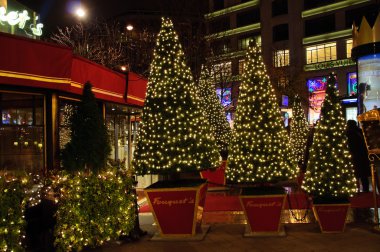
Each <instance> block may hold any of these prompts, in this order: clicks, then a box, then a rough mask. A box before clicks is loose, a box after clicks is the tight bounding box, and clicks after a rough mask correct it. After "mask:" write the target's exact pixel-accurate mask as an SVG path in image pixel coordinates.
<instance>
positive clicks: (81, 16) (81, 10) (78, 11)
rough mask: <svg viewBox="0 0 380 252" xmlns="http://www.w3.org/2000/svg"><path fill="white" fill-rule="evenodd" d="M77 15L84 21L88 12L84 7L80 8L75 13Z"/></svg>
mask: <svg viewBox="0 0 380 252" xmlns="http://www.w3.org/2000/svg"><path fill="white" fill-rule="evenodd" d="M75 15H77V16H78V17H79V18H80V19H83V18H84V17H85V16H86V11H85V10H84V9H83V8H82V6H79V7H78V8H77V9H76V11H75Z"/></svg>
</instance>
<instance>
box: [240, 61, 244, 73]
mask: <svg viewBox="0 0 380 252" xmlns="http://www.w3.org/2000/svg"><path fill="white" fill-rule="evenodd" d="M244 64H245V60H243V59H241V60H239V75H242V74H243V73H244Z"/></svg>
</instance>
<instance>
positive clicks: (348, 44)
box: [346, 39, 352, 58]
mask: <svg viewBox="0 0 380 252" xmlns="http://www.w3.org/2000/svg"><path fill="white" fill-rule="evenodd" d="M351 50H352V39H348V40H346V57H347V58H351Z"/></svg>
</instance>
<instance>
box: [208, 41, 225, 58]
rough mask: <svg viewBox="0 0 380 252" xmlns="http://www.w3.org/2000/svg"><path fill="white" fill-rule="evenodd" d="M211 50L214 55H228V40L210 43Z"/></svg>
mask: <svg viewBox="0 0 380 252" xmlns="http://www.w3.org/2000/svg"><path fill="white" fill-rule="evenodd" d="M211 50H212V52H213V54H214V55H218V54H223V53H228V52H229V51H230V41H229V40H219V41H214V42H212V43H211Z"/></svg>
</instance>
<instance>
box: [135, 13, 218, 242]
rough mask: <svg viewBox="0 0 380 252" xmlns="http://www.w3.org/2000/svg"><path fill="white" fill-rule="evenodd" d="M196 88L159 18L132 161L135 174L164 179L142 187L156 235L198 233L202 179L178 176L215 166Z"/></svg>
mask: <svg viewBox="0 0 380 252" xmlns="http://www.w3.org/2000/svg"><path fill="white" fill-rule="evenodd" d="M196 92H197V91H196V86H195V83H194V81H193V78H192V76H191V72H190V69H189V67H187V66H186V64H185V56H184V53H183V51H182V48H181V46H180V43H179V40H178V36H177V34H176V32H175V31H174V27H173V24H172V22H171V20H170V19H168V18H163V19H162V26H161V30H160V32H159V34H158V35H157V42H156V48H155V50H154V53H153V61H152V64H151V72H150V77H149V81H148V89H147V95H146V98H145V103H144V109H143V116H142V122H141V127H140V132H139V137H138V140H137V145H136V150H135V153H134V159H133V162H132V165H133V168H134V169H135V171H136V174H137V175H145V174H160V175H163V176H161V178H165V179H164V180H161V181H158V182H157V183H154V184H152V185H151V186H149V187H147V188H145V195H146V196H147V199H148V203H149V204H150V207H151V209H152V211H153V213H154V217H155V221H156V223H157V225H158V228H159V234H158V235H157V236H156V237H158V238H163V237H168V238H170V237H178V236H195V235H196V234H197V231H200V227H201V226H200V221H201V216H202V209H203V204H204V200H205V194H206V191H207V184H206V183H205V182H206V181H205V180H201V179H198V180H190V181H189V180H184V179H181V174H182V173H186V172H189V173H194V172H197V173H199V171H201V170H202V169H207V168H209V167H216V166H218V164H219V153H218V149H217V146H216V143H215V140H214V138H213V136H212V134H211V131H210V127H209V124H208V122H207V120H206V119H205V117H204V116H203V112H202V110H201V106H200V101H199V97H198V95H197V93H196Z"/></svg>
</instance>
